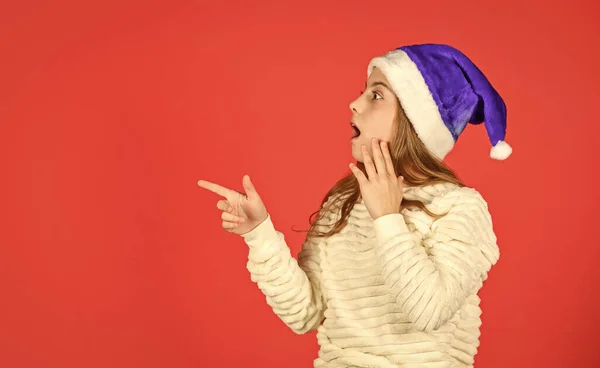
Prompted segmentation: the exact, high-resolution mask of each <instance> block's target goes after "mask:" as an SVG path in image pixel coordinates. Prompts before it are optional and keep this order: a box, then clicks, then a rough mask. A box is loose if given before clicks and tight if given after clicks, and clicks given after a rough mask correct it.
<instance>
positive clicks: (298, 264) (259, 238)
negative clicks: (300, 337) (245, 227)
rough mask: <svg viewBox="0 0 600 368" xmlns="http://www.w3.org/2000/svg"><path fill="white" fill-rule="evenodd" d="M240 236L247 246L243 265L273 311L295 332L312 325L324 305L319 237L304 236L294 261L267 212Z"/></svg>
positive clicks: (314, 323)
mask: <svg viewBox="0 0 600 368" xmlns="http://www.w3.org/2000/svg"><path fill="white" fill-rule="evenodd" d="M243 237H244V240H245V242H246V244H248V246H249V248H250V250H249V255H248V264H247V268H248V270H249V271H250V274H251V278H252V281H253V282H256V283H257V284H258V287H259V288H260V289H261V291H262V292H263V293H264V294H265V296H266V299H267V303H268V304H269V305H270V306H271V308H272V309H273V311H274V312H275V314H277V315H278V316H279V318H281V320H282V321H283V322H284V323H285V324H286V325H287V326H288V327H290V328H291V329H292V330H293V331H294V332H296V333H298V334H303V333H306V332H309V331H311V330H314V329H316V328H317V327H318V326H319V325H320V323H321V322H322V320H323V309H324V308H323V304H324V303H323V300H322V294H321V288H320V277H321V271H320V266H319V265H320V255H319V250H320V246H319V240H318V239H317V240H314V239H310V238H307V239H306V240H305V241H304V243H303V244H302V250H301V251H300V253H299V254H298V260H297V261H296V259H294V258H293V257H292V256H291V253H290V249H289V248H288V246H287V244H286V242H285V239H284V236H283V234H282V233H280V232H278V231H276V230H275V228H274V226H273V223H272V222H271V217H270V216H269V217H267V219H266V220H265V221H264V222H263V223H261V224H260V225H259V226H257V227H256V228H255V229H253V230H252V231H250V232H248V233H246V234H244V235H243Z"/></svg>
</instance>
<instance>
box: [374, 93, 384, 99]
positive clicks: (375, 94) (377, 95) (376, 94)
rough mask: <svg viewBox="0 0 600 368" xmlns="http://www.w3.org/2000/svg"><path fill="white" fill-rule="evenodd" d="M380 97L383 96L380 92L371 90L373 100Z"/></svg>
mask: <svg viewBox="0 0 600 368" xmlns="http://www.w3.org/2000/svg"><path fill="white" fill-rule="evenodd" d="M376 97H379V98H376ZM381 98H383V96H381V94H380V93H379V92H376V91H373V99H374V100H378V99H381Z"/></svg>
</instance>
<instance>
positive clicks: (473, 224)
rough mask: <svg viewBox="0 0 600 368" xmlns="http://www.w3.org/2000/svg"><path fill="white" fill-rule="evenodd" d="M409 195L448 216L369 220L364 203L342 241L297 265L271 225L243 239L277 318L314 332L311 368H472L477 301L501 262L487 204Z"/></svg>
mask: <svg viewBox="0 0 600 368" xmlns="http://www.w3.org/2000/svg"><path fill="white" fill-rule="evenodd" d="M404 196H405V198H407V199H420V200H422V201H424V202H425V204H426V206H427V208H428V209H430V210H431V211H432V212H433V213H437V214H444V216H443V217H441V218H439V219H437V220H435V219H433V218H431V217H430V216H428V215H427V214H426V213H425V212H423V211H420V210H408V209H404V210H403V211H402V213H401V214H390V215H386V216H383V217H380V218H379V219H377V220H376V221H373V219H372V218H371V216H370V215H369V213H368V211H367V209H366V207H365V205H364V203H362V202H360V203H357V204H356V205H355V206H354V208H353V210H352V212H351V214H350V217H349V220H348V224H347V226H346V227H345V228H344V229H343V231H342V232H341V233H338V234H336V235H334V236H333V237H331V238H315V239H307V240H306V241H305V242H304V243H303V245H302V250H301V252H300V253H299V254H298V257H297V258H298V259H297V260H296V259H295V258H293V257H292V255H291V253H290V250H289V248H288V246H287V244H286V242H285V240H284V236H283V234H282V233H280V232H278V231H277V230H275V228H274V226H273V223H272V221H271V218H270V216H269V217H268V218H267V220H265V221H264V222H263V223H262V224H260V225H259V226H258V227H256V228H255V229H253V230H252V231H250V232H249V233H247V234H244V235H243V238H244V240H245V242H246V243H247V244H248V246H249V257H248V270H249V271H250V273H251V277H252V281H254V282H256V283H257V284H258V286H259V287H260V289H261V290H262V292H263V293H264V294H265V296H266V300H267V303H268V304H269V305H270V306H271V308H272V309H273V311H274V312H275V314H277V315H278V316H279V317H280V318H281V320H283V322H284V323H286V324H287V325H288V326H289V327H290V328H291V329H292V330H293V331H295V332H296V333H306V332H308V331H311V330H314V329H317V339H318V343H319V345H320V350H319V354H318V357H317V358H316V359H315V361H314V367H331V368H333V367H381V368H387V367H405V368H409V367H411V368H416V367H436V368H441V367H472V366H473V364H474V357H475V355H476V353H477V348H478V346H479V334H480V332H479V327H480V325H481V319H480V315H481V310H480V307H479V302H480V299H479V298H478V296H477V292H478V291H479V289H480V288H481V287H482V283H483V281H484V280H485V279H486V278H487V273H488V271H489V270H490V268H491V266H492V265H493V264H495V263H496V262H497V261H498V258H499V250H498V247H497V245H496V236H495V234H494V232H493V229H492V221H491V216H490V214H489V212H488V208H487V203H486V202H485V201H484V199H483V198H482V197H481V195H480V194H479V193H478V192H477V191H475V190H474V189H471V188H459V187H457V186H455V185H453V184H437V185H432V186H426V187H413V188H406V189H405V193H404ZM334 212H335V213H331V212H330V213H328V215H327V217H326V222H327V223H333V222H334V221H335V219H337V218H339V212H338V211H334ZM329 221H330V222H329ZM321 229H325V227H322V228H321Z"/></svg>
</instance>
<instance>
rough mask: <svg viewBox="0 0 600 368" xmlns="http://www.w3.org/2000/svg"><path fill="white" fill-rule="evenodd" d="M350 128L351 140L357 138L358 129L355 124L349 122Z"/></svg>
mask: <svg viewBox="0 0 600 368" xmlns="http://www.w3.org/2000/svg"><path fill="white" fill-rule="evenodd" d="M350 127H352V139H354V138H358V136H359V135H360V129H358V127H357V126H356V124H354V123H353V122H350Z"/></svg>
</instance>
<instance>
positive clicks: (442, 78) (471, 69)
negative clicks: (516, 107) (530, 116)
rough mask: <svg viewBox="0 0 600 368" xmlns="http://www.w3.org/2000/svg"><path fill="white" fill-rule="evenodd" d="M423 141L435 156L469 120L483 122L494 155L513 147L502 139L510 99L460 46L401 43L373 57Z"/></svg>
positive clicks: (497, 156)
mask: <svg viewBox="0 0 600 368" xmlns="http://www.w3.org/2000/svg"><path fill="white" fill-rule="evenodd" d="M375 67H376V68H379V69H380V70H381V71H382V72H383V74H384V75H385V76H386V78H387V79H388V81H389V83H390V87H392V89H393V90H394V92H395V93H396V96H397V97H398V99H399V100H400V103H401V105H402V108H403V110H404V111H405V113H406V115H407V117H408V119H409V120H410V122H411V123H412V125H413V127H414V128H415V131H416V132H417V135H418V136H419V138H420V139H421V141H422V142H423V143H424V144H425V146H426V147H427V148H428V149H429V150H430V151H431V152H432V153H433V154H435V155H436V156H437V157H439V158H440V159H444V157H445V156H446V155H447V154H448V153H449V152H450V150H452V148H453V147H454V144H455V143H456V141H457V140H458V136H459V135H460V134H461V133H462V132H463V130H464V129H465V127H466V125H467V123H471V124H481V123H484V125H485V127H486V130H487V134H488V137H489V139H490V142H491V144H492V149H491V152H490V157H492V158H494V159H497V160H504V159H506V158H507V157H508V156H510V154H511V153H512V148H511V146H510V145H509V144H508V143H506V142H505V141H504V139H505V135H506V105H505V104H504V101H503V100H502V97H500V95H499V94H498V92H497V91H496V90H495V89H494V87H492V85H491V84H490V82H489V81H488V80H487V78H486V77H485V75H484V74H483V73H482V72H481V70H479V69H478V68H477V66H475V64H473V62H471V60H469V58H467V57H466V56H465V55H464V54H463V53H462V52H460V51H459V50H457V49H455V48H453V47H451V46H448V45H440V44H423V45H411V46H402V47H399V48H397V49H395V50H392V51H390V52H388V53H386V54H385V55H382V56H378V57H375V58H373V59H372V60H371V62H370V63H369V66H368V73H367V74H368V75H370V74H371V72H372V71H373V68H375Z"/></svg>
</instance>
